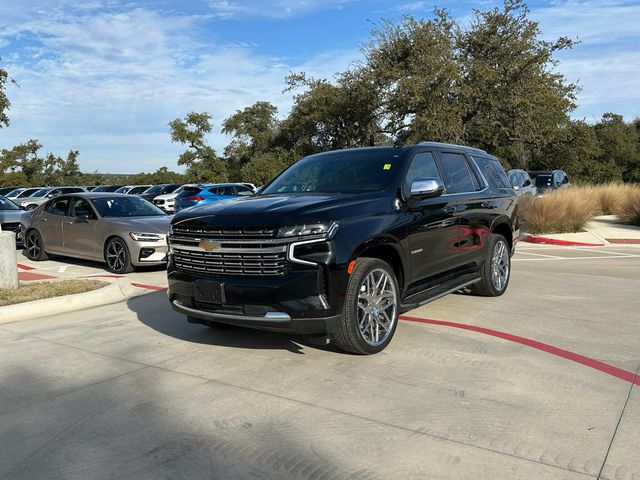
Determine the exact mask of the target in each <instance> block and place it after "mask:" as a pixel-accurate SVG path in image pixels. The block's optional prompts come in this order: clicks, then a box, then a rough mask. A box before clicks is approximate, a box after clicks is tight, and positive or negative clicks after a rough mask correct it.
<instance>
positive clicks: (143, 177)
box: [129, 167, 187, 185]
mask: <svg viewBox="0 0 640 480" xmlns="http://www.w3.org/2000/svg"><path fill="white" fill-rule="evenodd" d="M186 182H187V179H186V177H185V175H183V174H181V173H177V172H172V171H170V170H169V169H168V168H167V167H160V168H159V169H158V170H156V171H155V172H153V173H146V172H141V173H138V174H137V175H134V176H132V177H131V178H130V179H129V183H131V184H132V185H157V184H161V183H186Z"/></svg>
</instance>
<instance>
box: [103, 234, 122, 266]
mask: <svg viewBox="0 0 640 480" xmlns="http://www.w3.org/2000/svg"><path fill="white" fill-rule="evenodd" d="M125 248H126V247H125V246H124V245H123V244H122V243H121V242H119V241H117V240H112V241H111V242H109V245H107V252H106V254H105V259H106V260H107V265H108V266H109V269H110V270H112V271H114V272H119V271H121V270H124V269H125V266H126V265H127V251H126V249H125Z"/></svg>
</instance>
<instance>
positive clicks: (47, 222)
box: [36, 197, 69, 252]
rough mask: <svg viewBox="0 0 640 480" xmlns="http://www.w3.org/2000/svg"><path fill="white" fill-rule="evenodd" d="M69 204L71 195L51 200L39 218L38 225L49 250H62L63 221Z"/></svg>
mask: <svg viewBox="0 0 640 480" xmlns="http://www.w3.org/2000/svg"><path fill="white" fill-rule="evenodd" d="M68 205H69V197H56V198H54V199H52V200H49V202H48V203H47V205H46V206H45V207H44V210H43V211H42V213H41V214H40V217H39V218H38V222H37V225H36V227H37V229H38V231H39V232H40V235H42V240H43V241H44V245H45V249H46V251H47V252H61V251H62V221H63V219H64V215H65V214H66V212H67V206H68Z"/></svg>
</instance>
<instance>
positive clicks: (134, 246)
mask: <svg viewBox="0 0 640 480" xmlns="http://www.w3.org/2000/svg"><path fill="white" fill-rule="evenodd" d="M127 243H128V246H129V252H130V253H131V263H132V264H133V265H135V266H136V267H139V266H144V265H164V264H165V263H166V262H167V250H168V248H167V242H166V241H165V240H160V241H157V242H136V241H135V240H128V241H127Z"/></svg>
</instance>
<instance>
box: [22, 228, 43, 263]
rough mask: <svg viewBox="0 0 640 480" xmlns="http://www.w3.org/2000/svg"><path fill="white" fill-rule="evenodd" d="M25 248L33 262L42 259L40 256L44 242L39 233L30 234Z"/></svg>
mask: <svg viewBox="0 0 640 480" xmlns="http://www.w3.org/2000/svg"><path fill="white" fill-rule="evenodd" d="M25 246H26V247H27V253H28V254H29V258H30V259H31V260H37V259H38V258H40V254H41V253H42V240H40V235H38V232H35V231H32V232H29V235H27V241H26V242H25Z"/></svg>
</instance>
